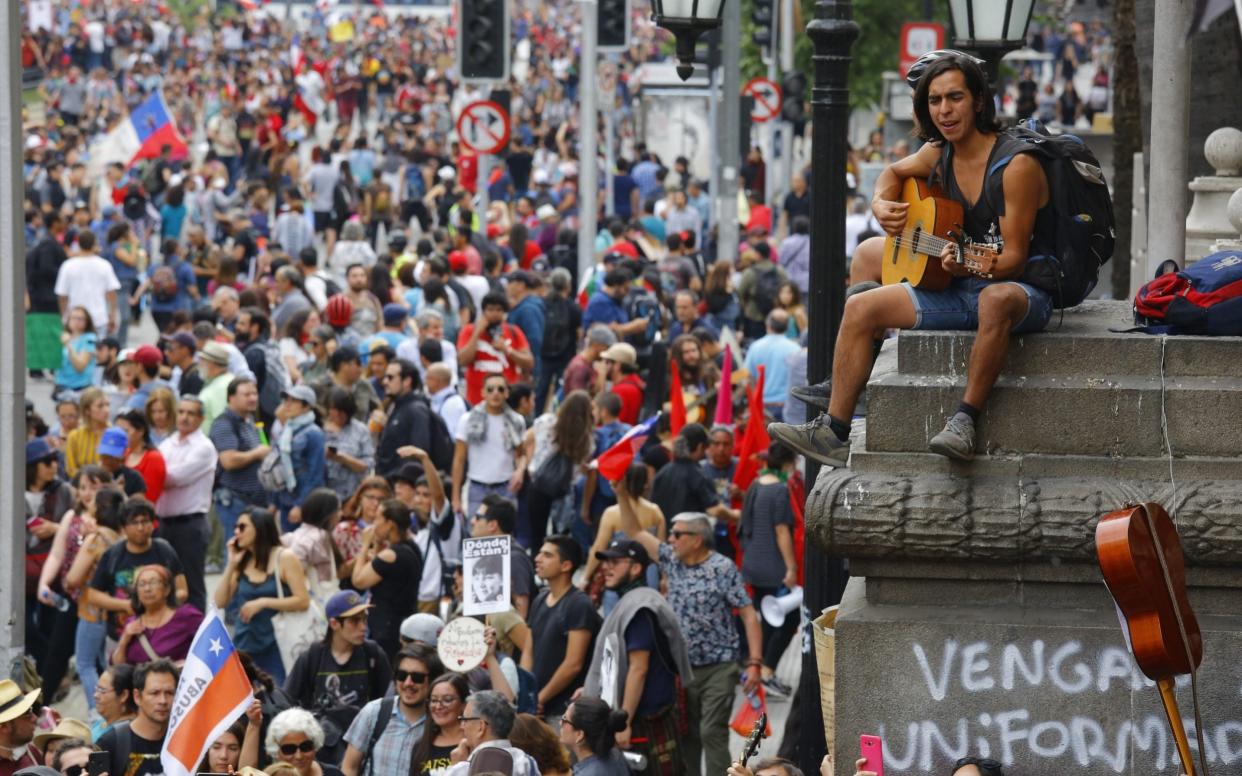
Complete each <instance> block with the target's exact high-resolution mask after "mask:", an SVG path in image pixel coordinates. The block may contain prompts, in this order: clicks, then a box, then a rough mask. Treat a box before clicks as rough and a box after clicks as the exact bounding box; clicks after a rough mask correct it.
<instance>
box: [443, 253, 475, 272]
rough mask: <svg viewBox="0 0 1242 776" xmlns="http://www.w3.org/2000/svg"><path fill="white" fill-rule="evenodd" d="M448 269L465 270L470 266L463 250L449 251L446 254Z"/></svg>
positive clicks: (454, 270)
mask: <svg viewBox="0 0 1242 776" xmlns="http://www.w3.org/2000/svg"><path fill="white" fill-rule="evenodd" d="M448 263H449V269H451V270H452V271H453V272H465V271H466V270H467V269H469V268H470V263H469V262H468V261H467V260H466V252H465V251H451V252H450V253H449V255H448Z"/></svg>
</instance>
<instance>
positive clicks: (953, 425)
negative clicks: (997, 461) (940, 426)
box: [928, 414, 975, 461]
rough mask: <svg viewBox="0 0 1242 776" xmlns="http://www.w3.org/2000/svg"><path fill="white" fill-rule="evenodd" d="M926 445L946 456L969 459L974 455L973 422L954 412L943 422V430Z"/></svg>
mask: <svg viewBox="0 0 1242 776" xmlns="http://www.w3.org/2000/svg"><path fill="white" fill-rule="evenodd" d="M928 447H930V448H931V451H932V452H933V453H938V454H940V455H943V456H945V457H946V458H955V459H957V460H959V461H969V460H971V459H973V458H974V457H975V424H974V423H973V422H972V421H970V420H969V419H965V420H963V419H962V418H959V417H958V416H957V415H956V414H955V415H953V416H952V417H950V418H949V420H948V422H946V423H945V424H944V430H943V431H941V432H940V433H939V434H937V435H935V436H934V437H932V440H931V444H930V445H928Z"/></svg>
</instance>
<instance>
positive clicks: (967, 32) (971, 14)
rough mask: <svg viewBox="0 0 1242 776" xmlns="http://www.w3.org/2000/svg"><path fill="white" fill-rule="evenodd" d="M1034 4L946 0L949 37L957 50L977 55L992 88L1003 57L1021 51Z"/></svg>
mask: <svg viewBox="0 0 1242 776" xmlns="http://www.w3.org/2000/svg"><path fill="white" fill-rule="evenodd" d="M1034 7H1035V0H949V13H950V15H951V16H952V17H953V36H954V41H955V43H956V44H957V46H958V47H959V48H964V49H968V50H973V51H975V52H978V54H979V57H980V58H981V59H983V60H984V61H985V63H986V64H985V65H984V69H985V70H986V71H987V75H988V81H989V82H990V83H991V84H992V85H993V86H995V85H996V82H997V80H998V78H999V74H1000V62H1001V59H1003V58H1004V56H1005V54H1006V53H1008V52H1010V51H1013V50H1014V49H1019V48H1022V45H1023V43H1024V42H1025V41H1026V28H1027V27H1028V26H1030V23H1031V11H1032V10H1034Z"/></svg>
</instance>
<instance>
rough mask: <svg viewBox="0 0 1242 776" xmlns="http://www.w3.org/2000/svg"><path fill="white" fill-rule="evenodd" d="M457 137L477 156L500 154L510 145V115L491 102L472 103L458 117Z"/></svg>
mask: <svg viewBox="0 0 1242 776" xmlns="http://www.w3.org/2000/svg"><path fill="white" fill-rule="evenodd" d="M457 137H459V138H461V142H462V145H464V146H465V147H466V148H468V149H470V150H471V151H474V152H475V153H477V154H494V153H498V152H499V151H500V150H501V149H503V148H504V147H505V146H506V145H508V144H509V114H508V113H506V112H505V109H504V108H502V107H500V106H499V105H497V104H496V103H494V102H492V101H491V100H479V101H477V102H472V103H470V104H469V105H467V106H466V107H465V108H462V111H461V115H460V116H458V117H457Z"/></svg>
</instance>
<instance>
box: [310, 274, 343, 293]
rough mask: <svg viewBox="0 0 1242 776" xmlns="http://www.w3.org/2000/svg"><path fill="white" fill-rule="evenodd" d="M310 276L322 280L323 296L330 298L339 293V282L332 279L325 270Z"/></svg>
mask: <svg viewBox="0 0 1242 776" xmlns="http://www.w3.org/2000/svg"><path fill="white" fill-rule="evenodd" d="M311 277H316V278H319V279H320V280H322V281H323V298H324V299H331V298H332V297H334V296H336V295H337V294H339V293H341V284H340V283H337V282H336V281H335V280H333V279H332V276H331V275H329V274H328V273H326V272H323V271H320V272H316V273H315V274H314V275H312V276H311Z"/></svg>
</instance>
